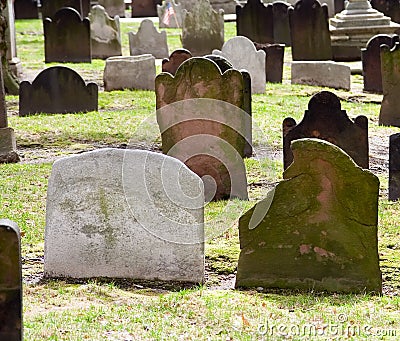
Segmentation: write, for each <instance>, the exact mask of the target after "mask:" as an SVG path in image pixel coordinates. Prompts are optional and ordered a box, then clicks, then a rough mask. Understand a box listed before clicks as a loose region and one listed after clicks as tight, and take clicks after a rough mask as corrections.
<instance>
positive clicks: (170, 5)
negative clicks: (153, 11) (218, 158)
mask: <svg viewBox="0 0 400 341" xmlns="http://www.w3.org/2000/svg"><path fill="white" fill-rule="evenodd" d="M157 15H158V27H159V28H180V27H182V4H181V3H179V4H177V3H175V0H164V1H163V2H162V4H161V5H157Z"/></svg>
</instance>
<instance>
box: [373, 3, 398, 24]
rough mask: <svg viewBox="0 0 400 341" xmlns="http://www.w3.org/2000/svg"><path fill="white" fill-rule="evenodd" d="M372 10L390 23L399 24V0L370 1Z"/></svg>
mask: <svg viewBox="0 0 400 341" xmlns="http://www.w3.org/2000/svg"><path fill="white" fill-rule="evenodd" d="M371 6H372V8H375V9H376V10H378V11H379V12H381V13H383V14H384V15H386V16H388V17H390V19H392V21H394V22H397V23H400V1H399V0H371Z"/></svg>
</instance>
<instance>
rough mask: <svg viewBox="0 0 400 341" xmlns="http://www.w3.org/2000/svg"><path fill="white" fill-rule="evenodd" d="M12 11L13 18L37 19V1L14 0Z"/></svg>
mask: <svg viewBox="0 0 400 341" xmlns="http://www.w3.org/2000/svg"><path fill="white" fill-rule="evenodd" d="M14 13H15V19H38V18H39V10H38V4H37V1H33V0H15V1H14Z"/></svg>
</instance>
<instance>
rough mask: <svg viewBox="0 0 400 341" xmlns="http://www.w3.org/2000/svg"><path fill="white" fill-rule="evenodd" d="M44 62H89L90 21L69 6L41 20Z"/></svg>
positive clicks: (90, 58)
mask: <svg viewBox="0 0 400 341" xmlns="http://www.w3.org/2000/svg"><path fill="white" fill-rule="evenodd" d="M43 26H44V27H43V28H44V46H45V62H46V63H52V62H59V63H66V62H69V63H90V62H91V61H92V57H91V54H92V53H91V43H90V21H89V19H88V18H84V19H83V20H82V18H81V16H80V15H79V13H78V12H77V11H76V10H75V9H73V8H69V7H64V8H61V9H60V10H59V11H58V12H56V14H55V15H54V17H52V18H46V19H45V20H44V21H43Z"/></svg>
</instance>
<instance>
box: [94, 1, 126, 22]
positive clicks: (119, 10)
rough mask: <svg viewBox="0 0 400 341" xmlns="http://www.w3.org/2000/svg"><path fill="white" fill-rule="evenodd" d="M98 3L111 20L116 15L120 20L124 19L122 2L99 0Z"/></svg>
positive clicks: (123, 4) (123, 3)
mask: <svg viewBox="0 0 400 341" xmlns="http://www.w3.org/2000/svg"><path fill="white" fill-rule="evenodd" d="M98 2H99V5H100V6H103V7H104V9H105V10H106V12H107V14H108V15H109V16H110V17H111V18H114V17H115V16H116V15H118V16H119V17H120V18H125V2H124V0H99V1H98Z"/></svg>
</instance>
